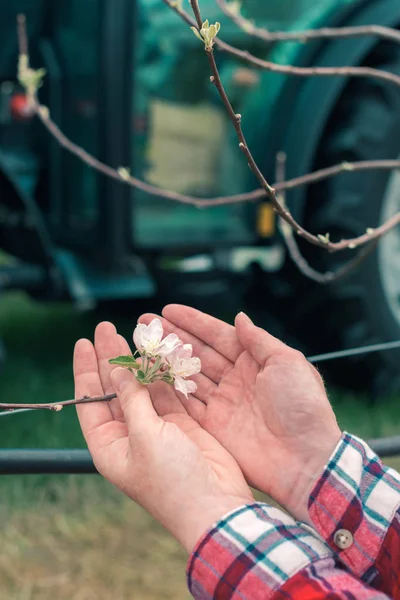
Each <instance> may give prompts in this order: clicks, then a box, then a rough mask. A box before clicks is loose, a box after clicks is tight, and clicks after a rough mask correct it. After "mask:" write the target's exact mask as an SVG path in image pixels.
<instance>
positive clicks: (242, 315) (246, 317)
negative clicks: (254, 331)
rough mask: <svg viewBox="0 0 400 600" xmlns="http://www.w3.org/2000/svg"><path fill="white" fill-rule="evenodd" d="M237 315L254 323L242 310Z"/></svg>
mask: <svg viewBox="0 0 400 600" xmlns="http://www.w3.org/2000/svg"><path fill="white" fill-rule="evenodd" d="M239 315H240V316H241V317H242V319H245V320H246V321H247V322H248V323H251V324H252V325H254V323H253V321H252V320H251V319H250V317H249V316H248V315H246V313H244V312H243V311H241V312H240V313H239ZM239 315H238V316H239Z"/></svg>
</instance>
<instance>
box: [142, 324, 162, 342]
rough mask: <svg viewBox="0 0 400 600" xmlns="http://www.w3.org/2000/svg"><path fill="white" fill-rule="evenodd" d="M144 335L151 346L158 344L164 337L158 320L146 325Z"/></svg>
mask: <svg viewBox="0 0 400 600" xmlns="http://www.w3.org/2000/svg"><path fill="white" fill-rule="evenodd" d="M146 335H147V337H148V339H149V341H151V342H152V343H153V344H159V343H160V342H161V340H162V336H163V335H164V330H163V326H162V323H161V321H160V319H153V320H152V321H151V323H149V324H148V325H147V330H146Z"/></svg>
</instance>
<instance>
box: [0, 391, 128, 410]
mask: <svg viewBox="0 0 400 600" xmlns="http://www.w3.org/2000/svg"><path fill="white" fill-rule="evenodd" d="M114 398H117V394H107V395H106V396H97V397H95V398H90V396H83V397H82V398H75V399H74V400H64V402H48V403H46V404H8V403H4V402H1V403H0V410H10V411H13V410H20V409H29V410H52V411H53V412H59V411H60V410H62V409H63V408H64V406H75V405H76V404H90V403H92V402H110V401H111V400H114Z"/></svg>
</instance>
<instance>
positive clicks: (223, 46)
mask: <svg viewBox="0 0 400 600" xmlns="http://www.w3.org/2000/svg"><path fill="white" fill-rule="evenodd" d="M163 2H164V4H166V5H167V6H169V7H170V8H171V9H172V10H173V11H174V12H176V13H177V14H178V15H179V16H180V17H181V18H182V19H183V20H184V21H185V22H186V23H187V24H188V25H190V26H191V27H196V22H195V21H194V20H193V19H192V18H191V17H190V16H189V15H188V14H187V13H186V11H184V10H182V9H181V8H180V7H179V6H178V4H176V3H174V1H173V0H163ZM197 25H198V24H197ZM215 45H216V46H217V47H218V48H219V49H220V50H222V51H223V52H226V53H228V54H230V55H231V56H235V57H236V58H238V59H239V60H241V61H244V62H246V63H247V64H250V65H252V66H253V67H256V68H257V69H261V70H263V71H269V72H271V73H283V74H284V75H294V76H296V77H370V78H373V79H380V80H383V81H388V82H389V83H393V84H394V85H399V86H400V76H399V75H395V74H394V73H389V72H387V71H380V70H379V69H374V68H372V67H294V66H292V65H278V64H276V63H273V62H270V61H268V60H263V59H261V58H258V57H257V56H254V55H253V54H251V53H250V52H248V51H247V50H240V49H239V48H236V47H235V46H231V45H230V44H227V43H226V42H224V41H223V40H221V39H220V38H216V39H215Z"/></svg>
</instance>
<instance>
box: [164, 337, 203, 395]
mask: <svg viewBox="0 0 400 600" xmlns="http://www.w3.org/2000/svg"><path fill="white" fill-rule="evenodd" d="M192 352H193V348H192V345H191V344H184V345H183V346H180V347H179V348H177V349H176V350H175V351H174V352H173V353H172V354H170V355H169V356H167V361H168V363H169V365H170V369H169V373H170V374H171V375H172V377H173V379H174V387H175V389H176V390H177V391H178V392H181V393H182V394H184V395H185V396H186V398H187V397H188V394H193V393H194V392H195V391H196V390H197V385H196V383H195V382H194V381H187V379H186V378H187V377H191V376H192V375H196V374H197V373H200V371H201V362H200V359H199V358H197V357H192Z"/></svg>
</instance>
